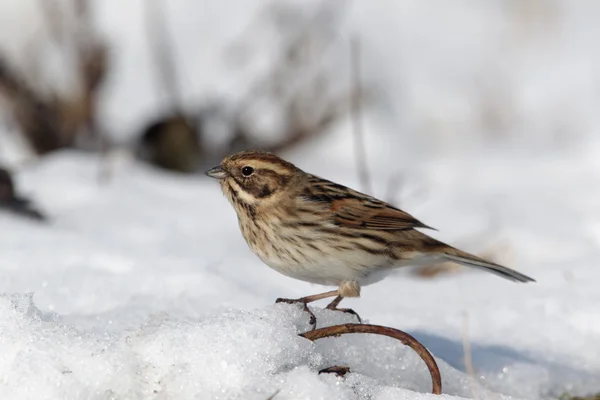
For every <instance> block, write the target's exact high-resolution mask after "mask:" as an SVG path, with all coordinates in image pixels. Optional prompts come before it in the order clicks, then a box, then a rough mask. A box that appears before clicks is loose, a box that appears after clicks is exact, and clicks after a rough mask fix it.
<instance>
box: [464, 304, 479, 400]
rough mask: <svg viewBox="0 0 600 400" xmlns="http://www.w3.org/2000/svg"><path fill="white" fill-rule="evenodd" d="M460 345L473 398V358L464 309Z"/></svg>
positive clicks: (467, 320)
mask: <svg viewBox="0 0 600 400" xmlns="http://www.w3.org/2000/svg"><path fill="white" fill-rule="evenodd" d="M462 347H463V355H464V360H463V361H464V363H465V370H466V372H467V375H468V376H469V388H470V389H471V395H472V396H473V398H474V399H476V398H478V396H477V393H476V390H475V381H476V378H475V368H473V358H472V355H471V343H470V342H469V314H467V312H466V311H464V312H463V315H462Z"/></svg>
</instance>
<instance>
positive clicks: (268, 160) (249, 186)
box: [205, 150, 301, 207]
mask: <svg viewBox="0 0 600 400" xmlns="http://www.w3.org/2000/svg"><path fill="white" fill-rule="evenodd" d="M205 174H206V175H208V176H210V177H211V178H215V179H218V180H219V183H220V184H221V187H222V189H223V192H224V193H225V195H226V196H227V198H228V199H229V201H230V202H231V203H232V204H233V205H234V207H236V206H239V205H240V204H245V205H249V206H257V205H261V206H263V205H266V206H268V205H272V204H275V203H276V202H277V201H279V200H281V198H282V197H284V196H285V193H288V192H289V191H288V190H287V189H288V188H289V187H290V185H292V184H293V182H294V180H295V179H296V178H297V177H298V175H301V171H300V170H299V169H298V168H297V167H295V166H294V165H293V164H292V163H289V162H287V161H285V160H282V159H281V158H279V157H277V156H276V155H275V154H272V153H268V152H263V151H256V150H247V151H241V152H238V153H234V154H232V155H230V156H227V157H225V159H223V161H222V162H221V164H220V165H218V166H216V167H214V168H211V169H209V170H208V171H206V172H205Z"/></svg>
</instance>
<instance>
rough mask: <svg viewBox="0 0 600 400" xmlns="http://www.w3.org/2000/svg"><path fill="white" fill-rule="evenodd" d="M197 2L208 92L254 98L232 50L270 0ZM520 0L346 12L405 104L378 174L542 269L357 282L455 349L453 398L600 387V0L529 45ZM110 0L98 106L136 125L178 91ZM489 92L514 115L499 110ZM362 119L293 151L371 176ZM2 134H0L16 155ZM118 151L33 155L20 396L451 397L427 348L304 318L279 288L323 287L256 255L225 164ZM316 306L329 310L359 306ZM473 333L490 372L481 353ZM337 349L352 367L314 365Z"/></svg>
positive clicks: (366, 295) (5, 327) (321, 170)
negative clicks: (316, 334)
mask: <svg viewBox="0 0 600 400" xmlns="http://www.w3.org/2000/svg"><path fill="white" fill-rule="evenodd" d="M30 3H31V4H30ZM199 3H202V2H194V1H183V0H180V1H173V2H169V4H171V8H170V10H171V14H170V15H171V18H173V19H174V20H175V21H177V23H176V24H174V25H173V30H174V31H175V36H176V37H177V38H178V42H177V46H178V47H177V48H178V49H179V50H178V58H179V61H180V64H179V65H181V68H182V69H183V70H184V72H185V74H186V77H187V79H188V81H186V82H185V83H186V84H185V86H186V89H187V92H186V95H187V96H188V99H189V100H190V101H191V102H193V101H196V100H201V99H199V98H198V97H199V95H198V93H206V92H208V93H214V92H217V93H227V94H229V95H235V94H236V88H237V87H238V86H236V85H238V84H240V82H241V81H243V79H247V76H246V75H244V74H238V75H236V73H235V71H232V70H231V69H227V68H225V67H223V65H222V64H220V63H219V62H218V60H222V47H223V44H224V43H226V42H228V41H229V40H230V39H231V38H233V37H236V36H237V35H239V34H240V33H241V32H242V31H243V29H244V28H245V27H246V26H247V25H248V24H249V20H250V19H251V16H252V15H253V11H254V9H255V8H256V7H255V5H254V6H252V7H250V6H247V5H246V4H248V2H242V1H229V2H223V3H222V4H224V5H223V6H219V7H217V6H214V7H206V4H205V3H203V4H204V6H203V7H199V6H197V4H199ZM508 3H510V2H500V1H498V2H493V3H490V4H493V5H488V6H485V7H483V6H482V7H478V8H475V7H473V5H472V3H470V5H469V4H467V2H460V3H457V4H459V5H453V6H446V4H448V3H447V2H444V1H433V2H427V3H424V2H421V1H408V0H404V1H402V2H397V1H396V0H394V1H391V0H390V1H388V2H362V3H357V4H361V5H355V7H354V8H353V9H352V10H353V11H352V12H351V13H350V16H351V22H352V24H350V26H351V27H353V29H354V31H359V32H360V33H361V35H362V37H363V48H364V58H365V68H364V70H365V71H364V73H365V75H366V77H367V78H368V79H369V80H371V81H372V82H373V83H375V84H379V85H380V89H381V90H382V93H381V95H382V97H387V98H388V100H391V101H390V102H389V104H390V105H389V107H390V108H389V109H388V110H387V115H382V114H386V113H382V112H378V113H369V112H368V111H367V112H366V114H367V118H366V127H367V132H368V134H369V138H368V146H367V147H368V151H369V154H370V157H369V162H370V170H371V172H372V175H373V181H374V190H373V192H374V194H376V195H379V196H384V194H385V191H386V189H385V188H386V186H387V182H388V180H389V178H390V177H391V176H395V175H397V174H400V176H401V178H402V183H403V184H402V186H401V190H400V191H399V192H398V196H397V203H398V204H399V205H400V206H402V207H403V208H405V209H406V210H407V211H409V212H411V213H412V214H414V215H415V216H417V217H418V218H419V219H421V220H422V221H424V222H425V223H427V224H429V225H431V226H434V227H436V228H438V229H439V230H440V231H439V232H434V235H435V236H436V237H438V238H440V239H442V240H445V241H447V242H450V243H452V244H456V245H460V246H462V247H463V248H465V249H467V250H471V251H475V252H485V251H491V252H492V253H494V256H495V257H496V259H497V261H499V262H503V263H505V264H507V265H509V266H511V267H513V268H516V269H518V270H520V271H522V272H524V273H526V274H528V275H531V276H533V277H534V278H535V279H537V281H538V282H537V283H534V284H528V285H518V284H514V283H511V282H506V281H504V280H501V279H500V278H497V277H495V276H491V275H487V274H483V273H477V272H474V271H471V270H466V269H462V270H461V272H460V273H458V274H453V275H449V276H445V277H440V278H437V279H433V280H422V279H418V278H416V277H414V276H412V275H410V274H408V273H399V274H398V275H397V276H393V277H390V278H388V279H387V280H385V281H382V282H381V283H379V284H377V285H375V286H370V287H366V288H364V290H363V297H362V298H361V299H357V300H348V301H346V303H347V304H346V305H347V306H349V307H352V308H354V309H355V310H356V311H357V312H359V313H360V314H361V315H362V316H363V317H364V318H365V319H366V320H367V321H368V322H370V323H375V324H383V325H389V326H392V327H396V328H399V329H403V330H406V331H408V332H410V333H412V334H413V335H414V336H416V337H417V338H418V339H420V340H421V341H422V342H423V343H424V344H425V345H426V346H427V347H428V348H429V349H430V350H431V351H432V353H433V354H434V355H435V356H436V358H437V360H438V362H439V363H440V367H441V369H442V376H443V380H444V393H446V394H445V395H444V396H445V398H448V399H450V398H457V397H466V398H477V399H482V398H491V399H497V398H503V396H505V395H506V396H513V397H514V398H526V399H539V398H556V397H558V396H560V395H561V394H562V393H565V392H568V393H571V394H586V393H592V392H600V357H599V355H600V311H599V310H600V290H598V282H600V267H599V266H598V261H597V260H598V259H599V258H600V257H599V256H600V213H599V212H598V204H600V184H599V182H600V172H599V171H600V162H599V161H598V160H599V159H600V158H599V157H600V156H599V155H600V143H599V142H598V140H597V139H595V140H594V139H593V138H594V137H597V135H598V130H599V129H598V128H599V127H600V119H599V118H598V113H597V112H596V110H597V109H598V106H599V104H598V103H599V102H600V98H599V97H598V96H597V89H596V88H597V87H598V84H599V83H600V79H598V76H597V71H598V69H597V68H594V65H597V62H596V58H597V57H598V56H597V55H598V54H600V53H598V52H597V51H596V47H595V46H596V45H595V43H596V39H595V38H596V37H597V34H598V32H595V31H594V29H595V30H596V31H597V30H598V29H597V24H595V23H592V22H593V20H594V18H595V17H594V16H595V15H597V10H598V6H597V4H598V3H597V2H593V1H588V2H585V1H582V2H577V3H574V2H569V1H563V2H561V1H556V2H554V4H556V5H557V7H558V8H559V9H560V7H563V10H565V11H564V15H565V17H564V20H563V21H562V22H561V24H559V25H560V27H559V29H558V28H557V29H556V32H555V33H554V36H553V35H549V34H547V33H546V34H539V32H538V31H535V32H534V33H533V34H532V35H533V36H532V37H533V38H534V39H532V40H531V41H529V42H527V41H524V40H522V39H523V38H522V37H520V36H518V34H516V33H515V32H521V31H519V30H518V29H516V28H515V29H514V30H513V29H512V28H510V27H512V25H511V24H513V23H514V24H517V22H515V21H514V19H515V18H516V19H518V16H519V14H518V13H519V11H518V10H517V11H515V10H516V9H515V8H510V7H508V6H506V4H508ZM513 3H515V4H517V3H519V2H513ZM530 3H532V4H537V2H530ZM21 4H23V5H26V4H29V5H27V6H21ZM33 4H34V2H32V1H30V2H25V1H24V0H14V1H5V2H0V7H2V9H1V10H0V22H2V23H1V24H0V26H2V27H3V28H2V29H1V30H0V44H1V45H2V48H3V49H8V50H7V51H9V53H11V54H15V55H16V54H17V53H18V49H19V48H21V47H22V46H23V42H27V40H26V39H23V37H27V36H28V35H29V36H31V35H32V32H36V29H35V24H36V23H39V21H37V20H36V17H34V16H33V15H35V14H33V13H32V11H31V10H32V9H35V7H34V5H33ZM98 4H99V10H100V14H99V20H100V25H101V30H102V31H103V33H104V34H106V35H107V36H108V38H109V39H110V41H111V43H113V44H114V45H115V46H116V47H115V62H116V67H115V68H116V69H115V72H114V75H113V76H112V78H111V81H110V83H109V87H108V89H107V90H106V93H105V98H104V99H103V102H102V112H103V116H105V118H104V119H103V121H104V124H105V125H106V127H107V128H108V129H109V130H110V131H111V132H113V133H114V134H116V135H121V134H122V135H130V134H131V133H132V132H133V131H134V130H135V129H136V128H137V127H138V125H139V124H140V121H141V120H142V119H143V118H144V116H146V115H148V114H150V113H153V112H155V111H156V109H158V108H160V104H161V102H160V101H157V100H156V97H155V95H154V94H155V93H157V92H156V89H155V87H153V86H152V83H151V82H152V73H153V72H152V70H151V64H150V60H149V57H148V54H147V51H146V50H145V48H144V46H145V42H144V40H143V35H142V33H141V29H142V28H141V23H140V11H139V5H140V2H139V1H138V2H133V1H131V2H127V3H126V4H125V3H124V2H121V1H108V0H107V1H102V2H99V3H98ZM210 4H216V3H213V2H211V3H210ZM219 4H221V3H219ZM369 4H370V5H369ZM396 4H399V6H398V7H396V6H395V5H396ZM502 4H504V6H503V7H508V8H502V7H501V5H502ZM511 4H512V3H511ZM571 4H572V5H571ZM567 5H569V6H568V7H567ZM513 6H514V4H513ZM27 7H29V8H27ZM198 8H200V10H199V9H198ZM517 8H518V7H517ZM230 9H235V10H236V12H235V13H233V12H231V13H229V12H228V10H230ZM511 13H513V14H511ZM515 15H516V16H515ZM532 15H534V16H539V15H545V14H543V13H539V12H533V14H532ZM25 16H27V17H25ZM442 16H443V18H442ZM19 18H20V19H19ZM540 18H541V19H540V20H534V22H536V23H535V24H534V23H532V20H529V19H524V20H523V21H521V20H519V21H520V22H519V23H522V26H521V28H523V27H525V28H528V27H533V28H534V30H541V31H543V30H544V29H549V30H552V29H554V28H553V25H552V24H555V23H556V22H555V20H553V19H552V18H554V17H552V15H551V13H550V14H549V15H548V16H547V17H540ZM15 21H16V22H15ZM19 21H20V22H19ZM36 21H37V22H36ZM548 21H550V22H548ZM552 21H554V22H552ZM544 24H548V25H549V26H550V27H548V26H546V25H544ZM15 32H17V33H19V35H20V36H19V37H17V36H18V35H17V34H16V33H15ZM536 32H538V33H537V35H538V36H536ZM528 37H529V36H528ZM540 37H543V38H546V41H544V40H542V39H540ZM557 38H558V39H560V40H558V39H557ZM17 39H18V40H17ZM515 43H516V44H518V45H519V46H520V45H522V47H519V46H517V45H515ZM196 46H197V48H198V51H196V50H194V49H196ZM54 61H55V62H56V60H54ZM53 65H54V66H55V64H50V66H49V68H50V67H51V66H53ZM57 70H60V68H55V71H54V73H56V71H57ZM59 75H60V74H59ZM244 77H245V78H244ZM490 96H491V98H490ZM496 96H498V97H496ZM486 101H489V104H488V103H485V102H486ZM484 103H485V107H484V106H481V104H484ZM479 106H481V107H482V109H479V108H477V107H479ZM486 107H489V108H490V109H491V111H490V110H488V109H487V108H486ZM494 107H497V108H494ZM511 107H512V108H511ZM484 108H485V109H484ZM506 108H507V109H506ZM488 111H489V112H490V113H491V114H493V115H495V114H494V113H495V112H499V113H500V118H501V119H505V120H508V121H509V122H508V123H507V124H506V125H501V126H500V127H497V126H495V125H494V124H491V125H490V124H489V121H488V119H486V118H487V117H489V115H488V114H486V113H487V112H488ZM503 112H505V113H506V114H502V113H503ZM390 115H393V116H394V117H395V119H394V118H390V117H389V116H390ZM493 115H492V117H491V119H492V120H494V116H493ZM484 117H485V118H484ZM486 121H487V122H486ZM2 129H4V127H2ZM494 129H498V130H499V131H501V132H503V133H500V135H502V134H508V136H509V137H510V139H509V140H508V143H509V145H505V144H503V145H502V146H501V145H500V143H506V141H502V142H501V141H499V140H495V139H494V138H495V137H497V136H494V135H496V134H497V132H496V133H495V131H494ZM349 132H350V127H349V125H348V124H347V123H343V124H341V125H340V126H339V127H338V128H337V129H335V130H334V132H331V133H330V134H328V135H327V136H325V137H323V138H320V139H319V140H318V141H315V142H313V143H311V144H308V145H305V146H303V147H302V148H300V149H298V150H297V151H295V152H293V153H290V154H287V155H286V156H287V157H288V158H289V159H290V160H292V161H293V162H295V163H296V164H298V165H299V166H300V167H302V168H304V169H306V170H308V171H310V172H313V173H317V174H320V175H324V176H327V177H329V178H331V179H333V180H336V181H339V182H341V183H345V184H348V185H350V186H354V187H357V186H358V185H357V181H356V179H355V175H356V173H355V166H354V158H353V155H352V141H351V140H350V135H349ZM485 134H489V136H488V137H487V139H486V136H485ZM5 136H6V135H0V139H1V140H0V145H2V148H0V154H1V155H2V157H3V160H4V159H6V160H15V159H17V158H18V157H17V156H16V152H15V151H14V147H13V148H9V147H7V141H6V137H5ZM490 137H491V139H490ZM557 141H558V142H559V143H561V142H560V141H563V142H562V143H563V144H562V145H560V147H562V149H561V150H560V151H559V150H557V146H556V142H557ZM432 144H433V145H432ZM100 167H101V161H100V160H98V159H95V158H93V157H90V156H89V155H88V156H84V155H81V154H77V153H72V152H63V153H58V154H55V155H53V156H51V157H48V158H46V159H44V160H42V161H40V162H36V163H32V164H28V165H26V166H21V167H19V168H17V183H18V185H19V188H20V189H21V191H22V192H24V193H26V194H28V195H30V196H31V197H33V198H34V199H35V200H36V201H37V203H38V204H39V205H40V207H41V208H42V209H44V210H45V211H46V212H47V213H48V214H49V215H50V217H51V223H50V224H49V225H40V224H36V223H33V222H29V221H26V220H22V219H20V218H17V217H14V216H11V215H9V214H6V213H0V293H3V294H2V295H1V297H0V398H1V399H36V400H37V399H81V398H93V399H109V398H115V399H146V398H151V399H152V398H155V399H172V398H176V399H184V398H185V399H187V398H200V399H204V398H210V399H212V398H215V399H217V398H226V399H229V398H240V399H267V398H268V397H269V396H271V395H272V394H274V393H275V392H277V391H280V392H279V393H278V394H277V395H276V396H275V399H302V398H305V399H319V398H322V399H336V398H340V399H354V398H361V399H367V398H375V399H421V398H432V397H431V395H427V394H425V393H427V392H428V391H429V390H430V386H429V385H430V383H429V378H428V374H427V371H426V369H425V367H424V365H423V364H422V362H421V360H420V359H419V358H418V357H417V356H416V355H415V354H414V353H412V351H410V350H409V349H407V348H404V347H403V346H401V345H399V344H398V343H396V342H394V341H392V340H388V339H380V338H373V337H368V336H354V337H347V338H338V339H330V340H326V341H324V342H323V343H320V342H319V343H317V344H316V345H313V344H312V343H310V342H308V341H306V340H303V339H301V338H299V337H298V336H297V333H298V332H302V331H304V330H306V329H307V318H306V315H304V314H303V313H302V312H300V310H298V309H297V308H295V307H293V306H289V305H273V301H274V300H275V298H277V297H290V298H291V297H299V296H302V295H307V294H311V293H315V292H318V291H320V290H324V289H326V288H322V287H317V286H313V285H309V284H306V283H303V282H298V281H294V280H291V279H289V278H286V277H283V276H280V275H278V274H277V273H276V272H274V271H271V270H270V269H269V268H268V267H266V266H264V265H263V264H262V263H261V262H260V261H259V260H258V259H257V258H256V257H254V256H253V255H252V254H251V253H250V251H249V250H248V249H247V248H246V245H245V243H244V242H243V239H242V238H241V235H240V234H239V232H238V228H237V221H236V218H235V216H234V213H233V210H232V209H231V208H230V206H229V205H228V204H227V202H226V200H225V199H224V198H223V196H222V195H221V194H220V192H219V189H218V186H217V184H216V183H215V182H214V181H211V180H209V179H208V178H205V177H202V176H196V177H181V176H178V175H170V174H166V173H163V172H159V171H156V170H154V169H152V168H149V167H147V166H144V165H139V164H135V163H131V162H129V161H124V162H120V163H118V165H117V166H116V167H115V169H114V177H113V179H112V181H111V182H109V183H108V184H99V183H98V179H97V177H98V170H99V169H100ZM320 306H322V305H321V304H318V305H317V307H320ZM315 311H316V313H317V316H318V317H319V320H320V322H321V323H323V324H332V323H334V322H336V323H337V322H341V321H350V320H351V319H348V318H345V316H340V315H338V314H333V313H331V312H328V311H321V310H320V308H316V309H315ZM463 341H466V342H468V343H469V344H470V348H471V351H472V357H471V358H472V363H473V366H474V369H475V371H476V373H475V378H474V379H475V381H476V383H473V381H471V380H470V378H469V377H468V375H467V374H466V373H465V372H464V371H465V370H466V368H465V366H464V361H463ZM333 364H347V365H349V366H350V367H351V368H352V370H353V371H354V372H353V373H351V374H349V375H347V377H346V379H344V380H340V379H337V378H335V377H333V376H324V375H321V376H318V375H317V373H316V371H318V370H319V369H320V368H323V367H327V366H330V365H333Z"/></svg>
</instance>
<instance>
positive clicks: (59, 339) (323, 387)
mask: <svg viewBox="0 0 600 400" xmlns="http://www.w3.org/2000/svg"><path fill="white" fill-rule="evenodd" d="M315 312H316V314H317V317H318V319H319V321H320V323H325V324H327V325H328V324H330V323H336V322H351V320H352V317H351V316H345V315H340V314H339V313H336V312H333V311H329V310H320V309H315ZM0 321H1V324H2V325H1V326H0V343H2V348H3V351H2V356H1V357H0V376H2V385H1V386H0V397H1V398H5V399H34V398H35V399H57V398H60V399H81V398H94V399H108V398H111V399H124V398H127V399H131V398H134V399H135V398H161V399H162V398H168V399H171V398H210V399H217V398H223V399H232V398H240V399H241V398H243V399H266V398H269V396H272V395H274V394H276V395H275V398H277V399H301V398H302V399H304V398H305V399H355V398H361V399H362V398H365V399H366V398H377V399H387V398H411V399H417V398H428V397H429V396H428V395H427V394H426V393H427V392H429V391H430V388H431V381H430V377H429V374H428V372H427V370H426V368H425V365H424V364H423V362H422V361H421V359H420V358H419V357H418V356H417V355H416V354H415V353H413V352H412V350H410V349H409V348H407V347H404V346H402V345H401V344H400V343H399V342H397V341H394V340H391V339H389V338H380V337H373V336H370V335H362V334H356V335H351V336H348V337H340V338H327V339H323V340H320V341H317V342H315V343H313V342H311V341H309V340H307V339H304V338H302V337H300V336H298V333H299V332H304V331H306V330H307V329H308V318H307V314H306V313H304V312H303V311H302V310H301V309H300V308H299V307H296V306H294V305H287V304H278V305H272V306H268V307H264V308H262V309H258V310H252V311H229V312H226V313H223V314H221V315H219V316H215V317H208V318H206V319H203V320H196V321H194V320H189V319H174V318H171V317H169V316H168V315H166V314H155V315H153V316H151V317H150V318H149V319H148V320H146V321H145V322H144V323H143V324H141V325H139V326H138V327H136V328H135V329H131V330H127V331H124V332H122V333H121V334H118V335H107V334H103V335H100V334H93V333H84V332H81V331H78V330H76V329H75V328H73V327H71V326H69V325H66V324H65V323H64V322H62V321H61V318H60V317H59V316H57V315H56V314H45V313H43V312H41V311H40V310H39V309H38V308H36V306H35V304H34V303H33V300H32V295H31V294H26V295H20V294H19V295H2V296H0ZM438 362H439V363H440V368H441V370H442V374H443V378H444V384H445V387H444V392H445V393H449V394H454V395H459V396H468V395H469V394H470V393H471V391H472V390H478V391H479V393H488V394H489V392H487V391H485V390H484V389H482V388H481V387H479V386H478V385H476V384H473V385H470V384H469V379H468V377H467V376H466V375H465V374H463V373H461V372H459V371H457V370H455V369H454V368H452V367H450V366H449V365H448V364H446V363H445V362H443V361H441V360H438ZM336 364H339V365H347V366H350V368H351V372H350V373H349V374H347V375H346V376H345V377H344V378H340V377H337V376H335V375H334V374H318V371H319V370H320V369H322V368H326V367H329V366H332V365H336ZM399 387H402V388H405V389H400V388H399ZM409 389H410V390H409ZM415 392H421V393H423V394H422V395H420V394H418V393H415ZM436 398H437V397H436ZM444 398H453V396H450V395H445V396H444ZM499 398H501V397H499Z"/></svg>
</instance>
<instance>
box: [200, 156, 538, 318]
mask: <svg viewBox="0 0 600 400" xmlns="http://www.w3.org/2000/svg"><path fill="white" fill-rule="evenodd" d="M205 174H206V175H207V176H209V177H211V178H215V179H217V180H218V181H219V183H220V186H221V189H222V191H223V193H224V195H225V197H227V199H228V200H229V202H230V203H231V205H232V206H233V209H234V210H235V212H236V214H237V217H238V223H239V227H240V230H241V232H242V235H243V237H244V239H245V240H246V242H247V244H248V246H249V247H250V249H251V250H252V251H253V252H254V253H255V254H256V255H257V256H258V257H259V258H260V259H261V260H262V261H263V262H264V263H265V264H266V265H268V266H269V267H271V268H272V269H274V270H275V271H277V272H279V273H282V274H284V275H286V276H288V277H291V278H295V279H299V280H302V281H306V282H310V283H315V284H320V285H325V286H334V287H336V289H335V290H331V291H328V292H324V293H319V294H315V295H309V296H305V297H302V298H299V299H283V298H280V299H277V302H288V303H302V304H303V305H304V309H305V310H307V311H309V310H308V307H307V304H308V303H311V302H313V301H317V300H321V299H325V298H331V297H335V298H334V299H333V301H331V303H329V305H327V307H326V308H328V309H330V310H339V311H346V312H350V313H353V314H356V313H355V312H354V311H352V310H350V309H343V308H339V307H338V305H339V303H340V302H341V301H342V299H344V298H346V297H349V298H350V297H360V292H361V288H362V287H363V286H366V285H370V284H373V283H376V282H378V281H380V280H382V279H383V278H385V277H386V276H388V275H389V274H390V273H391V272H392V271H393V270H395V269H396V268H400V267H405V266H411V265H422V264H425V263H430V262H435V261H451V262H455V263H458V264H462V265H465V266H468V267H473V268H476V269H480V270H483V271H487V272H490V273H493V274H496V275H498V276H500V277H502V278H505V279H508V280H511V281H515V282H534V279H533V278H530V277H529V276H527V275H524V274H522V273H520V272H518V271H515V270H513V269H510V268H507V267H505V266H502V265H500V264H496V263H494V262H491V261H487V260H484V259H482V258H480V257H477V256H475V255H472V254H469V253H467V252H464V251H462V250H459V249H457V248H454V247H452V246H450V245H447V244H445V243H443V242H441V241H438V240H437V239H434V238H432V237H430V236H428V235H427V234H425V233H423V232H421V231H420V230H419V229H434V228H431V227H430V226H428V225H425V224H424V223H422V222H421V221H419V220H417V219H416V218H415V217H413V216H412V215H410V214H408V213H406V212H404V211H402V210H400V209H399V208H396V207H394V206H393V205H391V204H388V203H386V202H384V201H382V200H379V199H377V198H375V197H372V196H370V195H367V194H364V193H361V192H359V191H356V190H353V189H351V188H348V187H346V186H344V185H341V184H338V183H335V182H332V181H329V180H327V179H324V178H321V177H318V176H316V175H313V174H310V173H307V172H304V171H303V170H301V169H300V168H298V167H296V166H295V165H294V164H292V163H290V162H288V161H286V160H284V159H282V158H280V157H278V156H277V155H275V154H273V153H270V152H265V151H261V150H244V151H240V152H237V153H234V154H231V155H229V156H227V157H225V158H224V159H223V161H222V162H221V164H220V165H218V166H216V167H214V168H211V169H209V170H208V171H206V172H205ZM309 312H310V311H309ZM356 315H357V314H356ZM357 317H358V315H357ZM358 318H359V321H360V317H358ZM311 321H312V317H311ZM315 322H316V320H315Z"/></svg>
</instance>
